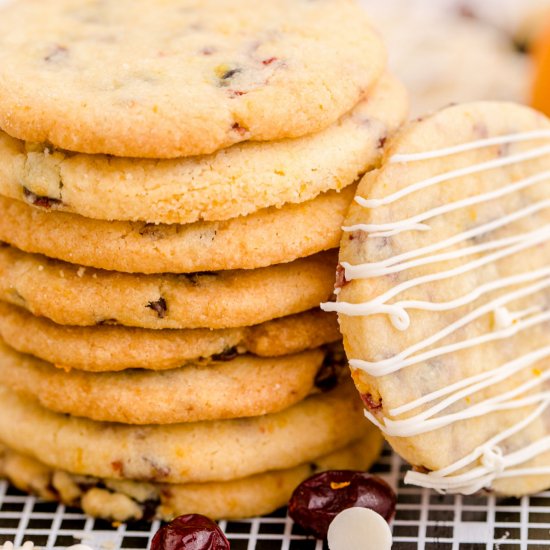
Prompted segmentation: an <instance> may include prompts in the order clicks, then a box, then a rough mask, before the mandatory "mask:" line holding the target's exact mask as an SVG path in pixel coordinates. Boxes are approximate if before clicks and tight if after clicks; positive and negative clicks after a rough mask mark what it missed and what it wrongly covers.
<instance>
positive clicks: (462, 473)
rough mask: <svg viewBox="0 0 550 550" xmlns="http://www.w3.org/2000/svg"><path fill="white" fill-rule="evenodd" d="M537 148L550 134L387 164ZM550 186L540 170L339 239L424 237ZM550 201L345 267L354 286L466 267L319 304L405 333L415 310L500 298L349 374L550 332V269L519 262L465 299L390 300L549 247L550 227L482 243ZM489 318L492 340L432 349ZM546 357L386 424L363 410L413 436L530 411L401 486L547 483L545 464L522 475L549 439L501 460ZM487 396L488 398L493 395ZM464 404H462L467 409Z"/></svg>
mask: <svg viewBox="0 0 550 550" xmlns="http://www.w3.org/2000/svg"><path fill="white" fill-rule="evenodd" d="M536 140H544V141H546V142H548V141H550V130H548V129H542V130H534V131H530V132H522V133H516V134H508V135H502V136H496V137H490V138H487V139H481V140H477V141H472V142H468V143H462V144H459V145H455V146H452V147H447V148H444V149H438V150H434V151H427V152H421V153H410V154H396V155H393V156H392V157H390V159H389V162H390V163H410V162H418V161H426V160H429V159H436V158H441V157H446V156H450V155H458V154H461V153H465V152H468V151H474V150H476V149H482V148H486V147H492V146H496V145H498V146H501V145H509V144H513V143H521V142H528V141H536ZM546 156H550V145H549V144H548V143H544V144H542V145H537V146H535V147H533V148H530V149H527V150H524V151H521V152H519V153H514V154H509V155H508V156H503V157H500V158H497V159H494V160H489V161H484V162H480V163H478V164H473V165H470V166H466V167H463V168H458V169H455V170H451V171H449V172H446V173H442V174H438V175H436V176H433V177H430V178H428V179H425V180H422V181H419V182H416V183H413V184H411V185H409V186H407V187H404V188H403V189H400V190H399V191H397V192H394V193H391V194H389V195H387V196H385V197H379V198H369V199H366V198H363V197H356V202H357V203H358V204H360V205H361V206H363V207H364V208H379V207H382V206H385V205H389V204H392V203H394V202H396V201H398V200H400V199H402V198H404V197H406V196H408V195H411V194H412V193H415V192H419V191H422V190H424V189H427V188H429V187H433V186H436V185H439V184H443V183H445V182H449V181H452V180H454V179H456V178H461V177H465V176H469V175H472V174H479V173H482V172H485V171H491V170H494V169H498V168H502V167H506V166H512V165H514V164H516V163H522V162H525V161H528V160H532V159H538V158H542V157H546ZM549 182H550V171H541V172H539V173H536V174H534V175H532V176H530V177H527V178H524V179H521V180H517V181H512V182H510V183H508V184H505V185H502V186H500V187H499V188H498V189H496V190H493V191H489V192H485V193H479V194H477V195H474V196H472V197H468V198H466V199H461V200H457V201H455V202H452V203H448V204H444V205H442V206H438V207H436V208H432V209H430V210H427V211H426V212H423V213H420V214H418V215H415V216H412V217H410V218H407V219H403V220H398V221H392V222H391V223H384V224H362V223H359V224H355V225H350V226H346V227H344V228H343V230H344V231H345V232H365V233H368V238H381V237H392V236H393V235H397V234H399V233H403V232H406V231H430V230H431V227H430V225H429V223H428V222H429V221H430V220H431V219H433V218H435V217H437V216H443V215H445V214H448V213H450V212H455V211H458V210H460V209H464V208H467V207H470V206H474V205H478V204H481V203H487V202H490V201H494V200H497V199H499V198H501V197H505V196H507V195H510V194H512V193H517V192H519V191H521V190H524V189H527V188H529V187H532V186H534V185H539V184H541V183H546V186H549V185H550V183H549ZM548 197H549V198H548V199H542V200H539V201H537V202H533V203H531V204H528V205H527V206H526V205H522V208H520V209H518V210H516V211H513V212H509V213H505V214H504V215H502V216H501V217H499V218H498V219H494V220H491V221H489V222H486V223H483V224H481V225H478V226H476V227H474V228H472V229H468V230H466V231H463V232H460V233H457V234H454V235H452V236H450V237H448V238H446V239H443V240H440V241H438V242H435V243H434V244H430V245H428V246H424V247H421V248H418V249H416V250H410V251H407V252H404V253H401V254H398V255H395V256H392V257H389V258H386V259H384V260H382V261H377V262H371V263H362V264H357V265H353V264H350V263H347V262H343V263H342V267H343V268H344V271H345V280H346V281H352V280H354V279H365V278H376V277H383V276H388V275H393V274H396V273H400V272H404V271H407V270H410V269H414V268H418V267H421V266H429V265H432V264H437V263H439V262H447V261H451V262H453V261H454V260H460V259H462V260H463V261H462V262H460V263H459V264H458V265H457V266H455V267H451V268H450V269H446V270H444V271H441V270H436V271H435V272H432V273H429V274H426V275H420V276H417V277H413V278H410V279H408V280H406V281H405V282H402V283H399V284H396V285H395V286H394V287H393V288H391V289H390V290H388V291H386V292H384V293H382V294H380V295H378V296H375V297H373V298H372V299H370V300H369V301H367V302H363V303H357V304H355V303H349V302H344V301H339V302H329V303H325V304H323V305H322V309H323V310H325V311H335V312H338V313H340V314H343V315H347V316H369V315H386V316H388V318H389V320H390V322H391V323H392V324H393V326H394V327H395V328H396V329H398V330H401V331H405V330H407V329H408V328H409V327H410V324H411V318H410V315H409V311H411V310H424V311H433V312H442V311H451V310H455V309H458V308H461V307H464V306H469V305H470V304H474V302H476V301H477V300H478V299H480V298H482V297H483V296H485V295H487V294H490V293H493V292H496V291H499V294H498V295H497V296H496V297H493V298H490V299H489V300H488V301H487V302H486V303H482V305H479V306H477V307H475V306H473V307H472V306H471V307H470V308H469V309H468V312H467V313H465V314H464V315H463V316H462V317H459V318H457V319H456V320H454V321H453V322H452V323H450V324H449V325H448V326H446V327H444V328H442V329H440V330H438V331H437V332H436V333H434V334H432V335H430V336H428V337H427V338H425V339H424V340H421V341H420V342H417V343H415V344H413V345H411V346H410V347H408V348H406V349H403V350H401V351H400V352H398V353H396V354H395V355H393V356H391V357H386V358H383V359H380V360H376V361H365V360H362V359H355V358H352V359H350V366H351V368H352V369H361V370H363V371H365V372H367V373H368V374H369V375H371V376H375V377H381V376H386V375H389V374H392V373H396V372H398V371H400V370H402V369H405V368H407V367H411V366H413V365H418V364H419V363H423V362H426V361H430V360H433V359H436V358H440V357H442V356H445V355H448V354H451V353H455V352H459V351H462V350H466V349H469V348H473V347H475V346H479V345H482V344H486V343H489V342H497V341H499V340H505V339H507V338H510V337H512V336H514V335H517V334H520V333H521V332H523V331H527V330H529V329H532V328H533V327H536V326H540V325H544V324H548V325H549V326H548V328H547V330H548V329H550V304H545V303H540V302H545V300H540V299H539V300H538V301H537V300H536V298H537V295H538V296H540V293H541V292H544V291H545V290H547V289H549V288H550V265H548V267H542V268H539V269H532V270H524V271H522V270H521V262H518V266H519V268H520V270H519V272H518V273H515V274H513V275H509V276H506V277H500V278H497V279H495V280H490V281H486V282H483V283H482V284H480V285H479V286H478V287H477V288H474V289H473V290H471V291H470V292H468V293H466V294H464V295H462V296H458V297H456V298H454V299H452V300H449V301H445V302H435V301H423V300H412V299H403V300H399V299H397V300H395V299H396V297H398V296H399V295H400V294H402V293H403V292H405V291H408V290H410V289H412V288H415V287H418V286H420V285H429V284H430V283H434V282H436V281H442V280H446V279H452V278H453V277H456V276H459V275H462V274H464V273H468V272H470V271H473V270H476V269H478V268H480V267H482V266H485V265H488V264H491V263H494V262H497V261H499V260H501V259H504V258H508V257H513V256H514V255H515V254H518V253H520V252H524V251H528V250H529V249H532V248H535V247H537V246H540V245H542V244H544V243H547V242H549V241H550V225H541V226H540V227H538V228H536V229H535V230H533V231H528V232H525V233H517V234H514V235H512V236H508V237H505V238H495V239H492V240H490V239H489V240H488V239H486V236H490V234H491V233H492V232H494V231H496V230H498V229H501V228H505V227H508V226H510V225H511V224H513V223H515V222H517V221H520V220H523V219H526V218H529V217H532V216H534V215H536V214H537V213H540V212H544V211H545V210H547V209H548V208H550V193H549V194H548ZM480 236H483V242H481V243H479V244H473V245H471V246H462V247H459V248H453V247H455V245H460V244H461V243H464V242H465V241H468V240H470V239H475V238H478V237H480ZM470 256H475V258H474V259H471V260H469V261H467V260H466V259H467V258H468V257H470ZM525 298H529V299H531V300H534V303H533V305H532V306H529V307H526V308H524V309H521V310H518V311H514V310H512V309H511V307H510V304H511V303H512V302H515V301H517V300H519V299H525ZM487 316H489V317H488V319H489V321H490V322H489V323H486V325H489V326H490V327H491V328H490V329H489V331H488V332H486V333H482V334H479V335H477V336H475V337H470V338H465V339H461V340H460V339H459V340H457V341H453V342H452V343H443V342H442V343H441V344H438V343H439V342H441V341H442V340H444V339H445V338H447V337H449V336H451V335H455V336H454V337H455V339H456V338H459V337H460V336H459V335H460V334H461V333H460V329H462V328H463V327H465V326H466V325H469V324H470V323H472V322H474V321H476V320H478V319H481V318H484V317H487ZM549 343H550V338H549ZM548 358H550V345H546V346H542V347H540V348H538V349H535V350H531V351H529V352H528V353H524V354H522V355H520V356H519V357H517V358H515V359H512V360H511V361H508V362H506V363H505V364H503V365H499V366H495V368H493V369H491V370H488V371H484V372H481V373H480V374H476V375H474V376H470V377H468V378H465V379H462V380H459V381H458V382H455V383H451V384H449V385H447V386H444V387H442V388H440V389H438V390H435V391H433V392H431V393H429V394H426V395H421V396H419V397H418V398H416V399H413V400H411V401H409V402H408V403H404V404H402V405H400V406H397V407H393V408H391V409H390V410H388V411H387V412H386V413H385V414H387V415H388V416H382V415H381V414H380V411H376V414H373V412H371V411H369V410H365V415H366V416H367V418H369V419H370V420H371V422H373V423H374V424H376V425H377V426H378V427H379V428H380V429H381V430H382V431H383V432H385V433H386V434H387V435H389V436H392V437H414V436H417V435H420V434H424V433H427V432H431V431H433V430H438V429H441V428H443V427H446V426H450V425H452V424H454V423H456V422H459V421H463V420H466V419H472V418H478V417H482V416H486V415H490V414H492V413H496V412H498V411H511V410H517V409H522V408H527V409H526V410H528V413H526V416H525V417H524V418H522V419H521V420H520V421H519V422H517V423H516V424H514V425H512V426H511V427H508V428H507V429H505V430H504V431H502V432H501V433H499V434H497V435H496V436H494V437H492V438H491V439H489V440H488V441H486V442H485V443H483V444H482V445H480V446H478V447H477V448H475V449H474V450H473V451H472V452H470V453H469V454H468V455H467V456H464V457H462V458H461V459H460V460H458V461H456V462H455V463H453V464H450V465H449V466H447V467H445V468H442V469H440V470H437V471H433V472H429V473H421V472H409V473H408V474H407V476H406V478H405V481H406V482H407V483H411V484H415V485H419V486H423V487H430V488H433V489H436V490H438V491H440V492H460V493H465V494H471V493H474V492H476V491H478V490H480V489H483V488H487V487H490V486H491V484H492V482H493V481H494V480H496V479H500V478H510V477H516V476H529V475H542V474H544V475H550V464H549V465H548V466H544V465H543V466H537V467H521V465H522V464H524V463H526V462H528V461H529V460H531V459H533V458H536V457H537V456H539V455H541V454H543V453H546V452H550V435H549V436H547V437H543V438H542V439H540V440H538V441H535V442H532V443H530V444H529V445H527V446H525V447H524V448H521V449H518V450H514V451H511V452H508V453H507V454H505V453H504V451H503V449H502V446H501V444H502V443H503V442H504V441H505V440H507V439H508V438H510V437H512V436H513V435H515V434H518V433H520V432H521V431H522V430H524V429H525V428H526V427H527V426H529V425H530V424H531V423H532V422H534V421H536V420H537V419H538V418H539V417H540V416H541V415H542V414H543V413H544V411H546V410H547V409H548V407H549V405H550V391H546V390H545V389H544V386H543V384H544V382H546V381H550V369H540V370H539V369H537V368H535V365H536V364H537V363H539V362H541V361H543V362H544V361H545V360H547V359H548ZM512 376H516V377H517V380H516V379H515V380H516V382H515V383H514V384H513V385H511V386H510V385H509V386H508V387H507V388H506V389H505V390H503V391H502V393H499V394H497V395H492V396H490V397H486V398H483V397H480V396H481V395H483V392H484V390H486V391H488V390H489V389H490V388H491V387H493V386H494V385H495V384H498V383H504V382H505V381H506V380H508V379H509V378H510V377H512ZM546 387H548V385H547V386H546ZM489 395H491V394H490V393H489ZM464 403H466V404H467V406H464ZM404 414H409V416H408V417H406V418H398V417H400V416H401V415H404Z"/></svg>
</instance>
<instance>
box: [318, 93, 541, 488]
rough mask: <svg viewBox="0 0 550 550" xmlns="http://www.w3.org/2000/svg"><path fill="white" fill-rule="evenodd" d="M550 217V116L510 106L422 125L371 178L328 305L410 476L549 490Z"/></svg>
mask: <svg viewBox="0 0 550 550" xmlns="http://www.w3.org/2000/svg"><path fill="white" fill-rule="evenodd" d="M549 207H550V121H549V120H548V119H547V118H546V117H544V116H543V115H541V114H540V113H537V112H535V111H532V110H530V109H528V108H526V107H521V106H517V105H514V104H508V103H473V104H465V105H458V106H454V107H450V108H447V109H445V110H443V111H441V112H439V113H436V114H434V115H432V116H428V117H426V118H424V119H422V120H420V121H417V122H413V123H412V124H411V125H410V126H408V127H407V128H405V129H404V130H403V131H402V132H401V133H400V134H399V135H398V136H397V137H396V138H395V139H394V140H393V141H392V142H391V143H390V144H389V148H388V151H387V156H386V159H385V163H384V165H383V167H382V168H381V169H380V170H379V171H378V172H377V173H376V174H372V175H367V176H366V177H365V178H364V179H363V181H362V182H361V184H360V186H359V189H358V195H357V198H356V203H355V204H354V205H353V206H352V208H351V210H350V213H349V216H348V219H347V222H346V227H345V235H344V238H343V242H342V249H341V258H340V260H341V264H342V267H341V270H340V277H339V286H341V287H342V288H341V292H340V293H339V296H338V304H337V305H336V306H333V305H332V304H328V305H327V306H326V307H327V309H331V310H337V311H339V312H340V313H341V315H340V323H341V328H342V331H343V333H344V336H345V345H346V350H347V352H348V357H349V358H350V363H351V366H352V369H353V370H354V378H355V381H356V383H357V386H358V388H359V391H360V392H361V394H362V395H363V399H364V401H365V404H366V406H367V415H368V416H369V418H371V420H373V421H374V422H375V423H376V424H378V425H379V426H381V428H382V430H383V431H384V432H385V434H386V436H387V437H388V439H389V441H390V442H391V443H392V445H393V446H394V447H395V449H396V450H397V451H398V452H399V453H400V454H401V455H403V456H404V457H405V459H406V460H408V461H409V462H410V463H412V464H413V465H415V466H417V467H419V469H420V471H419V472H415V473H410V474H409V475H408V477H407V479H406V481H407V482H409V483H416V484H419V485H423V486H427V487H434V488H436V489H439V490H442V491H450V492H463V493H472V492H475V491H477V490H479V489H482V488H491V489H494V490H496V491H497V492H499V493H504V494H514V495H519V494H525V493H530V492H533V491H537V490H540V489H543V488H546V487H548V486H550V453H549V452H548V449H549V443H548V439H549V435H548V433H549V432H548V425H549V424H548V421H549V419H550V417H549V416H548V415H549V413H548V410H550V409H548V405H549V404H550V397H549V393H548V389H549V386H548V382H547V381H548V380H549V379H550V372H549V370H548V366H549V365H550V362H549V359H548V358H549V357H550V332H549V321H550V311H549V306H550V290H549V289H550V267H549V260H550V208H549ZM367 334H375V335H376V337H375V338H367V337H366V335H367ZM545 411H546V412H545Z"/></svg>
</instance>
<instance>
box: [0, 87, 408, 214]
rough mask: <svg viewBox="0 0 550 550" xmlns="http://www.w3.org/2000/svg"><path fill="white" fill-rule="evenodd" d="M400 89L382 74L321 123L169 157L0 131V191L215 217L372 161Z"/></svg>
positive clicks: (295, 196)
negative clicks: (287, 136)
mask: <svg viewBox="0 0 550 550" xmlns="http://www.w3.org/2000/svg"><path fill="white" fill-rule="evenodd" d="M406 114H407V95H406V91H405V90H404V88H403V86H402V85H401V84H400V83H398V82H397V81H396V80H395V79H394V78H393V77H390V76H386V77H384V78H383V79H382V80H381V82H380V83H379V84H378V85H377V87H376V88H375V89H374V91H373V92H372V95H371V96H370V97H369V98H368V99H367V100H366V101H363V102H362V103H361V104H360V105H358V106H357V107H356V108H355V109H354V110H353V111H352V113H351V114H349V115H347V116H345V117H344V118H343V119H342V120H341V121H339V122H338V123H336V124H335V125H333V126H331V127H330V128H328V129H327V130H325V131H323V132H321V133H318V134H314V135H308V136H306V137H304V138H300V139H297V140H282V141H277V142H271V143H262V144H258V143H248V144H245V145H239V146H235V147H232V148H230V149H227V150H223V151H220V152H219V153H216V154H214V155H209V156H205V157H193V158H183V159H176V160H164V161H159V160H143V159H117V158H112V157H109V156H101V155H83V154H76V155H75V154H70V153H64V152H62V151H56V150H52V149H51V147H49V146H44V145H42V146H40V145H33V144H25V143H24V142H22V141H19V140H16V139H14V138H11V137H9V136H8V135H7V134H4V133H3V132H0V160H1V162H0V194H2V195H5V196H9V197H12V198H14V199H18V200H20V201H25V202H27V203H30V204H33V205H35V206H36V207H39V208H43V209H47V210H63V211H67V212H73V213H76V214H81V215H83V216H86V217H89V218H94V219H106V220H113V219H114V220H133V221H136V220H142V221H145V222H153V223H193V222H196V221H198V220H207V221H220V220H227V219H230V218H235V217H237V216H242V215H246V214H251V213H253V212H256V211H257V210H260V209H263V208H267V207H270V206H277V207H280V206H282V205H283V204H286V203H301V202H305V201H308V200H311V199H313V198H315V197H316V196H317V195H318V194H319V193H323V192H326V191H330V190H335V189H336V190H340V189H343V188H344V187H346V186H348V185H350V184H351V183H353V182H354V181H356V180H357V179H358V177H359V176H360V175H361V174H363V173H364V172H365V171H366V170H368V169H370V168H372V167H373V166H374V165H376V164H377V162H378V160H379V159H380V155H381V145H382V144H383V143H384V141H385V139H386V138H387V136H388V135H389V134H391V133H393V131H395V129H396V128H397V127H398V126H399V125H400V124H401V123H402V122H403V120H404V119H405V117H406Z"/></svg>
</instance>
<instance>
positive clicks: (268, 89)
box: [0, 0, 385, 158]
mask: <svg viewBox="0 0 550 550" xmlns="http://www.w3.org/2000/svg"><path fill="white" fill-rule="evenodd" d="M0 37H1V38H0V52H1V53H0V81H1V82H2V87H1V90H0V127H2V128H3V129H4V130H5V131H7V132H8V133H10V134H11V135H13V136H16V137H18V138H21V139H25V140H27V141H32V142H50V143H52V144H53V145H54V146H57V147H60V148H63V149H67V150H70V151H81V152H86V153H93V154H96V153H106V154H111V155H117V156H130V157H148V158H173V157H180V156H188V155H198V154H205V153H211V152H213V151H216V150H218V149H221V148H224V147H227V146H229V145H232V144H234V143H238V142H241V141H245V140H261V141H265V140H274V139H279V138H284V137H296V136H301V135H304V134H308V133H311V132H315V131H319V130H321V129H323V128H325V127H327V126H328V125H330V124H331V123H332V122H334V121H335V120H337V119H338V118H339V117H340V116H341V115H343V114H344V113H345V112H347V111H349V110H350V109H351V108H352V107H353V106H354V105H355V104H356V103H357V102H358V101H359V100H360V99H361V98H362V96H363V95H364V94H365V92H366V91H367V90H368V89H369V88H370V87H371V86H372V85H373V84H374V82H375V81H376V79H377V78H378V77H379V75H380V74H381V72H382V70H383V68H384V64H385V53H384V51H383V47H382V45H381V41H380V38H379V37H378V35H377V34H376V32H375V31H373V29H372V28H371V26H370V23H369V21H368V19H367V17H366V15H365V14H364V12H363V11H362V10H361V8H360V7H359V6H358V5H357V4H356V3H355V2H352V1H347V0H322V1H321V2H315V3H312V2H309V1H307V0H298V1H296V0H278V1H267V2H263V3H262V6H261V9H258V5H257V3H256V2H254V1H252V0H240V1H239V2H233V3H231V4H228V3H227V2H223V1H221V0H206V1H204V2H200V3H197V2H194V1H192V0H186V1H184V2H182V1H176V0H170V1H167V2H163V3H162V4H155V5H153V4H151V3H150V2H148V1H146V0H137V1H135V0H123V1H117V2H93V3H84V4H83V3H82V2H81V1H79V0H54V1H50V2H47V3H43V2H40V1H37V0H34V1H33V0H30V1H28V2H22V3H14V4H12V5H8V6H7V7H5V8H3V9H2V12H1V16H0ZM44 90H48V93H47V94H46V93H44Z"/></svg>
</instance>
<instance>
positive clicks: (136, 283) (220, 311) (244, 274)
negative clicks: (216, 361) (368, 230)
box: [0, 246, 336, 329]
mask: <svg viewBox="0 0 550 550" xmlns="http://www.w3.org/2000/svg"><path fill="white" fill-rule="evenodd" d="M335 264H336V255H335V254H334V252H332V251H330V252H323V253H320V254H316V255H315V256H310V257H308V258H303V259H300V260H296V261H294V262H291V263H288V264H279V265H274V266H270V267H264V268H261V269H253V270H247V271H222V272H212V273H193V274H190V275H171V274H166V275H133V274H126V273H117V272H113V271H100V270H95V269H91V268H85V267H79V266H77V265H73V264H68V263H65V262H60V261H57V260H51V259H49V258H46V257H45V256H39V255H33V254H27V253H25V252H21V251H19V250H17V249H15V248H11V247H8V246H5V247H1V248H0V299H1V300H4V301H7V302H9V303H12V304H15V305H19V306H22V307H24V308H25V309H27V310H28V311H30V312H32V313H33V314H34V315H41V316H45V317H48V318H49V319H51V320H52V321H55V322H56V323H59V324H62V325H65V324H66V325H79V326H91V325H97V324H102V323H111V324H112V323H117V324H121V325H128V326H139V327H143V328H153V329H164V328H201V327H203V328H206V327H207V328H231V327H242V326H247V325H253V324H259V323H263V322H264V321H269V320H271V319H275V318H277V317H284V316H285V315H292V314H294V313H300V312H302V311H306V310H308V309H311V308H313V307H317V306H318V304H319V303H320V302H322V301H323V300H326V299H327V298H328V297H329V296H330V294H331V292H332V287H333V279H334V265H335Z"/></svg>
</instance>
